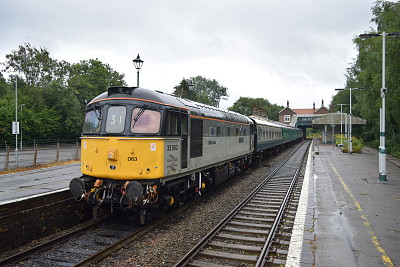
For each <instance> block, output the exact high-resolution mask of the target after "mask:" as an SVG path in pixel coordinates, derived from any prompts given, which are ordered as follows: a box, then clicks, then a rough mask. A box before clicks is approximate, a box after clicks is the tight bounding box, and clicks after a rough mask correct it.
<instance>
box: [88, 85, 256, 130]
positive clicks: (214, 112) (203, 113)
mask: <svg viewBox="0 0 400 267" xmlns="http://www.w3.org/2000/svg"><path fill="white" fill-rule="evenodd" d="M118 99H120V100H122V99H126V100H129V99H132V100H139V101H148V102H152V103H157V104H161V105H166V106H171V107H175V108H181V109H186V110H189V112H190V114H191V115H193V116H199V117H207V118H213V119H220V120H226V121H234V122H239V123H246V124H250V123H252V121H251V120H250V119H249V118H248V117H246V116H244V115H242V114H239V113H236V112H232V111H227V110H223V109H220V108H216V107H213V106H209V105H205V104H201V103H197V102H194V101H191V100H187V99H183V98H179V97H177V96H175V95H171V94H166V93H163V92H161V91H152V90H149V89H145V88H141V87H127V86H112V87H108V91H107V92H104V93H102V94H100V95H98V96H97V97H95V98H94V99H93V100H92V101H90V103H89V104H88V105H87V107H90V106H91V105H92V104H94V103H97V102H100V101H103V100H118Z"/></svg>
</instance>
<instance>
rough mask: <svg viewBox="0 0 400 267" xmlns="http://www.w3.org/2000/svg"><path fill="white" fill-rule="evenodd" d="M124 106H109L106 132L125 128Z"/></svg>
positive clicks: (114, 131) (115, 131)
mask: <svg viewBox="0 0 400 267" xmlns="http://www.w3.org/2000/svg"><path fill="white" fill-rule="evenodd" d="M125 117H126V107H124V106H114V107H110V108H109V109H108V112H107V120H106V132H107V133H122V132H123V131H124V128H125Z"/></svg>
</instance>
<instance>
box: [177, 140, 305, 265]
mask: <svg viewBox="0 0 400 267" xmlns="http://www.w3.org/2000/svg"><path fill="white" fill-rule="evenodd" d="M309 144H310V142H307V143H304V144H303V145H302V146H300V147H299V148H298V149H297V150H296V151H294V152H293V154H292V155H291V157H290V158H288V159H287V160H286V161H284V162H282V163H281V164H280V165H279V166H277V167H276V168H275V169H274V170H273V171H272V172H271V173H270V174H269V175H268V176H267V177H266V179H265V180H264V181H263V182H262V183H261V184H260V185H259V186H258V187H257V188H256V189H255V190H254V191H253V192H252V193H251V194H250V195H249V196H248V197H247V198H246V199H244V200H243V201H242V202H241V203H240V204H239V205H238V206H237V207H236V208H235V209H234V210H233V211H232V212H231V213H230V214H229V215H227V216H226V217H225V218H224V219H223V220H222V221H221V222H220V223H219V224H218V225H217V226H216V227H215V228H214V229H213V230H212V231H210V232H209V234H208V235H207V236H205V237H204V238H203V239H202V240H201V241H199V242H198V243H197V244H196V245H195V246H194V247H193V248H192V249H191V250H190V251H189V252H188V253H187V254H186V255H185V256H183V257H182V258H181V259H180V260H179V261H178V262H177V263H175V265H174V266H175V267H180V266H198V267H199V266H200V267H212V266H247V265H249V266H265V265H267V264H284V262H285V261H284V260H283V261H282V260H281V259H280V257H279V249H276V248H275V249H273V250H271V247H272V244H273V243H274V242H276V239H277V236H278V235H279V236H281V237H280V238H281V239H282V235H283V236H285V235H286V236H289V238H290V234H287V233H285V225H284V223H283V224H282V218H283V215H284V213H285V210H286V212H289V213H290V212H292V213H293V211H290V210H289V211H288V210H287V209H286V208H287V207H288V203H289V200H290V196H291V195H292V192H293V189H294V188H295V186H296V181H297V179H298V177H299V174H300V170H301V168H302V165H303V163H304V161H305V155H306V152H307V150H308V147H309ZM297 197H298V196H297ZM283 239H285V237H283ZM286 239H288V238H286ZM284 242H286V244H287V245H288V240H284Z"/></svg>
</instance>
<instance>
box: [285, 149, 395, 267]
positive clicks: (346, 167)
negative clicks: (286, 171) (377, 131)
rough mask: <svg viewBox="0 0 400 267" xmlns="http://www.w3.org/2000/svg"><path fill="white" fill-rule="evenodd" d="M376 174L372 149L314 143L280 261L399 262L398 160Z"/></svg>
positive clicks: (324, 263) (314, 263) (296, 263)
mask: <svg viewBox="0 0 400 267" xmlns="http://www.w3.org/2000/svg"><path fill="white" fill-rule="evenodd" d="M378 177H379V175H378V153H377V151H376V150H373V149H370V148H365V149H363V153H361V154H356V153H353V154H351V155H349V154H348V153H343V152H342V151H341V150H340V148H338V147H333V146H332V145H322V144H318V143H317V142H316V143H315V144H314V150H313V151H312V153H310V155H309V159H308V164H307V170H306V175H305V180H304V186H303V190H302V196H301V200H300V205H299V212H298V213H297V215H296V221H295V227H294V232H293V235H292V239H291V244H290V248H289V254H288V259H287V262H286V266H400V249H399V248H400V159H398V158H395V157H392V156H389V155H388V156H387V180H388V181H387V182H385V183H383V182H379V178H378Z"/></svg>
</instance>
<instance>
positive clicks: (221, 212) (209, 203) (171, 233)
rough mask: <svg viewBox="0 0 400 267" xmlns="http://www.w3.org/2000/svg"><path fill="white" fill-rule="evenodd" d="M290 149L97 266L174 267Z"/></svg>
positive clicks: (249, 171)
mask: <svg viewBox="0 0 400 267" xmlns="http://www.w3.org/2000/svg"><path fill="white" fill-rule="evenodd" d="M292 150H293V148H290V149H287V150H285V151H284V152H282V153H280V154H279V155H277V156H273V157H270V158H268V159H266V160H264V161H263V162H262V163H261V164H259V166H258V167H256V168H254V169H251V170H248V171H247V172H246V173H244V174H240V175H238V176H236V177H233V178H231V179H230V180H228V181H227V182H225V183H224V184H223V185H221V186H220V187H219V188H218V190H215V192H212V193H210V194H208V195H207V198H204V199H203V200H201V201H199V202H198V203H196V204H195V205H194V206H193V207H192V208H191V209H189V210H186V211H184V212H182V213H180V214H178V215H175V216H174V218H173V219H171V220H170V221H168V222H167V223H164V224H162V225H161V226H159V227H158V228H156V229H155V230H154V231H153V232H151V233H148V234H146V235H145V236H142V237H141V238H139V239H138V240H136V241H134V242H132V243H131V244H128V245H126V246H125V247H124V248H123V249H121V250H119V251H116V252H115V254H114V255H113V256H112V257H108V258H106V259H104V260H103V261H101V262H100V263H99V264H98V266H146V267H150V266H173V265H174V262H175V261H177V260H178V259H179V258H181V257H182V256H183V255H184V254H185V253H186V252H187V251H188V250H190V249H191V248H192V247H193V246H194V244H196V243H197V242H198V241H199V240H200V239H201V238H202V237H203V236H205V235H206V234H207V233H208V232H209V231H210V230H212V229H213V228H214V227H215V226H216V225H217V224H218V223H219V222H220V221H221V220H222V219H223V218H224V217H225V216H226V215H227V214H228V213H229V212H230V211H231V210H232V209H233V208H235V207H236V206H237V205H238V204H239V203H240V202H241V201H242V200H243V198H245V197H246V196H247V195H248V194H249V193H250V192H251V191H252V190H254V188H255V187H256V186H257V185H258V184H259V183H260V182H261V180H262V179H263V177H265V175H267V174H268V173H269V170H270V169H271V167H273V166H275V165H277V164H278V163H279V162H280V161H281V160H282V159H283V158H284V157H286V156H287V155H288V154H289V153H290V152H291V151H292Z"/></svg>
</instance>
